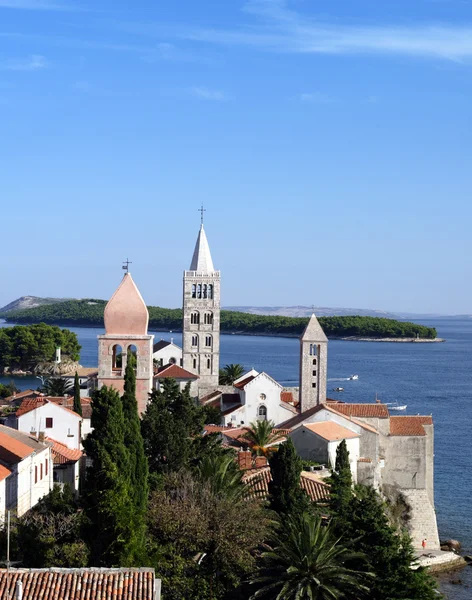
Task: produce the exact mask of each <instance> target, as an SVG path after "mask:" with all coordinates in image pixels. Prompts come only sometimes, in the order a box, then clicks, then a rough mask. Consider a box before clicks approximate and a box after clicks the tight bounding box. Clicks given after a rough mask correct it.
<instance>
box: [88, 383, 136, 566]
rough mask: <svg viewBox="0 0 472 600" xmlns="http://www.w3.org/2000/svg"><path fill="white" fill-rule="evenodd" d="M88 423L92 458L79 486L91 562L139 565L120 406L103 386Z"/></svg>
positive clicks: (111, 390) (118, 398)
mask: <svg viewBox="0 0 472 600" xmlns="http://www.w3.org/2000/svg"><path fill="white" fill-rule="evenodd" d="M91 425H92V428H93V431H92V432H91V433H90V434H89V435H88V436H87V438H86V439H85V440H84V442H83V444H84V449H85V452H86V453H87V456H88V458H90V459H91V460H92V466H91V467H89V468H88V470H87V477H86V482H85V499H86V502H87V515H88V518H89V520H90V527H89V540H90V546H91V551H92V564H94V565H96V566H108V567H119V566H133V565H136V564H137V563H138V562H139V560H140V558H141V556H142V553H143V548H142V547H140V545H139V544H140V541H141V539H140V536H139V532H136V531H135V521H134V518H133V516H134V512H135V505H134V502H133V492H132V490H131V469H130V456H129V451H128V449H127V448H126V445H125V442H124V437H125V424H124V416H123V405H122V402H121V398H120V396H119V395H118V392H116V391H115V390H114V389H113V388H108V387H106V386H104V387H103V388H101V389H100V390H98V391H96V392H95V393H94V395H93V401H92V418H91Z"/></svg>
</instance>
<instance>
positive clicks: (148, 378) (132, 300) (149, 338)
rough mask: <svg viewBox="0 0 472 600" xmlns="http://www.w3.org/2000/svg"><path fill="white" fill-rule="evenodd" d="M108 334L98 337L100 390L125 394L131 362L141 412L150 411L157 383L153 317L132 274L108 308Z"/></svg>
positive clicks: (106, 321)
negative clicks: (150, 324)
mask: <svg viewBox="0 0 472 600" xmlns="http://www.w3.org/2000/svg"><path fill="white" fill-rule="evenodd" d="M104 319H105V334H104V335H99V336H98V387H99V388H101V387H102V386H103V385H107V386H109V387H113V388H115V389H116V390H117V391H118V392H119V393H120V394H122V393H123V391H124V376H125V369H126V363H127V361H128V360H130V359H131V360H134V361H135V368H136V400H137V402H138V411H139V413H140V414H142V413H143V412H144V411H145V410H146V406H147V403H148V399H149V396H148V394H149V393H150V392H151V390H152V382H153V376H154V372H153V363H152V348H153V342H154V336H153V335H148V322H149V313H148V309H147V307H146V304H145V303H144V300H143V298H142V296H141V294H140V293H139V290H138V288H137V287H136V284H135V283H134V281H133V279H132V277H131V274H130V273H126V274H125V276H124V277H123V280H122V282H121V284H120V285H119V287H118V289H117V290H116V292H115V293H114V294H113V296H112V297H111V299H110V301H109V302H108V304H107V305H106V307H105V315H104Z"/></svg>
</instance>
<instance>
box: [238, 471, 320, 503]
mask: <svg viewBox="0 0 472 600" xmlns="http://www.w3.org/2000/svg"><path fill="white" fill-rule="evenodd" d="M271 480H272V476H271V473H270V467H262V468H260V469H248V470H247V471H246V472H245V474H244V477H243V481H244V483H246V484H247V485H249V486H250V496H251V497H256V498H266V497H267V496H268V493H269V482H270V481H271ZM300 487H301V488H302V489H303V490H305V492H306V493H307V494H308V496H309V498H310V499H311V500H312V501H313V502H326V500H328V498H329V486H328V485H327V484H326V483H322V482H321V481H317V480H316V479H312V478H311V477H309V476H308V475H307V474H305V472H304V471H302V472H301V474H300Z"/></svg>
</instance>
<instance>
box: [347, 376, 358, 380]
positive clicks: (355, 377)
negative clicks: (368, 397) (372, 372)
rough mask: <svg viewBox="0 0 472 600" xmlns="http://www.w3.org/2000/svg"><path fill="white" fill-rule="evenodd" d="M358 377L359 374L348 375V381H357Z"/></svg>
mask: <svg viewBox="0 0 472 600" xmlns="http://www.w3.org/2000/svg"><path fill="white" fill-rule="evenodd" d="M358 379H359V375H351V376H350V377H349V381H357V380H358Z"/></svg>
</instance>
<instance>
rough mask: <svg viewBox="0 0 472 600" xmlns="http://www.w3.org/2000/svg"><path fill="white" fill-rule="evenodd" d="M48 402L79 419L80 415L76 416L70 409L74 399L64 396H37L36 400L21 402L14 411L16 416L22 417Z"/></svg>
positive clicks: (28, 399) (30, 399)
mask: <svg viewBox="0 0 472 600" xmlns="http://www.w3.org/2000/svg"><path fill="white" fill-rule="evenodd" d="M49 402H52V403H53V404H57V405H58V406H60V407H61V408H62V409H64V410H67V411H68V412H71V413H72V414H73V415H75V416H76V417H79V418H80V415H78V414H77V413H76V412H74V411H73V410H71V408H72V407H73V406H74V398H73V397H72V396H65V397H62V396H59V397H56V396H39V397H38V398H26V400H23V402H22V403H21V405H20V407H19V408H18V410H17V411H16V416H17V417H22V416H23V415H26V413H29V412H31V411H32V410H36V409H37V408H39V407H40V406H44V405H45V404H48V403H49ZM66 405H69V406H71V408H68V406H66Z"/></svg>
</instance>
